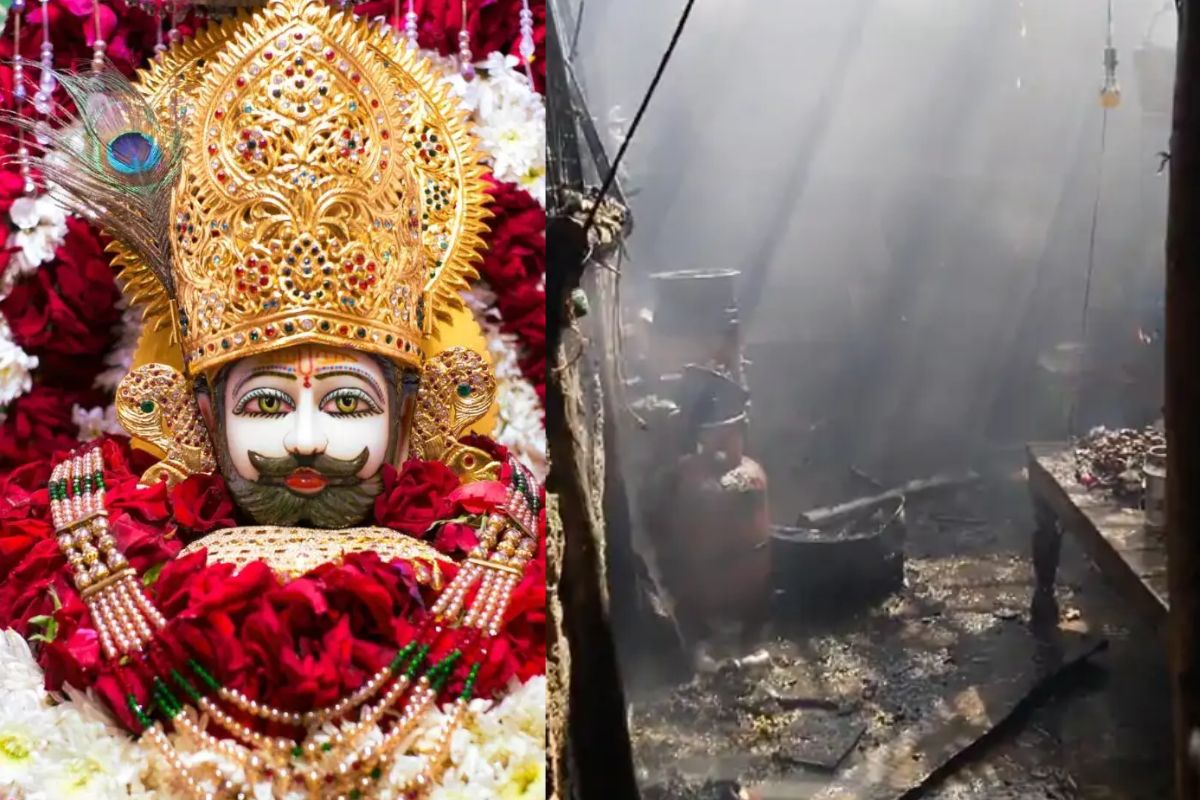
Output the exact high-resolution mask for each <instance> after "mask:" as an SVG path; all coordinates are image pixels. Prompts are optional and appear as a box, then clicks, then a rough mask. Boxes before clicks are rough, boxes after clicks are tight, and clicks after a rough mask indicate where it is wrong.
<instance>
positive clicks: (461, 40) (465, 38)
mask: <svg viewBox="0 0 1200 800" xmlns="http://www.w3.org/2000/svg"><path fill="white" fill-rule="evenodd" d="M474 60H475V57H474V56H473V55H471V33H470V31H468V30H467V0H462V30H460V31H459V32H458V68H459V71H460V73H461V74H462V76H463V80H465V81H468V82H470V81H473V80H475V64H474Z"/></svg>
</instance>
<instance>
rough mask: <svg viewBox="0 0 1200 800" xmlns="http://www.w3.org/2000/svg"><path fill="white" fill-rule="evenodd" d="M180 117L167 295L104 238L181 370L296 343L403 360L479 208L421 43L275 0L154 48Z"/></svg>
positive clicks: (147, 91)
mask: <svg viewBox="0 0 1200 800" xmlns="http://www.w3.org/2000/svg"><path fill="white" fill-rule="evenodd" d="M138 85H139V87H140V89H141V90H142V91H143V92H144V95H145V96H146V97H147V99H148V100H149V102H150V103H151V105H152V106H154V107H155V108H156V109H157V110H158V112H159V114H160V115H162V116H163V117H164V118H168V119H170V118H175V119H178V120H179V121H180V124H181V125H182V126H183V128H184V132H185V136H184V145H185V148H186V155H185V157H184V162H183V165H182V169H181V174H180V178H179V182H178V185H177V187H176V189H175V191H174V193H173V199H172V220H173V227H172V229H171V231H170V236H171V245H172V251H173V254H174V264H173V274H172V278H173V283H174V290H173V292H170V293H168V292H167V290H166V289H165V287H163V285H162V284H161V282H160V281H158V279H157V278H156V277H154V276H153V274H152V273H151V272H150V270H149V268H148V267H147V266H146V265H145V264H144V263H142V262H141V261H140V260H139V259H138V257H137V256H136V255H135V254H133V253H132V252H131V251H129V250H128V249H126V248H124V247H123V246H121V245H119V244H118V245H114V246H113V249H114V251H115V252H116V253H117V259H116V263H117V264H118V265H119V266H120V267H121V268H122V280H123V283H124V287H125V290H126V292H127V294H128V295H129V297H130V300H131V302H133V303H136V304H139V305H142V306H143V307H144V308H145V309H146V314H147V321H148V323H149V325H148V329H149V330H151V331H154V330H162V329H163V328H169V329H170V330H172V331H173V334H174V336H175V337H176V339H177V340H178V341H179V342H180V344H181V346H182V350H183V360H184V363H185V364H186V365H187V371H188V373H189V374H191V375H196V374H200V373H206V372H211V371H212V370H215V369H217V368H219V367H220V366H221V365H223V364H225V363H228V362H229V361H232V360H234V359H238V358H242V357H245V356H249V355H255V354H258V353H262V352H268V351H272V350H276V349H280V348H283V347H289V346H292V345H295V344H300V343H320V344H326V345H331V346H349V347H352V348H354V349H356V350H360V351H368V352H373V353H377V354H380V355H383V356H386V357H389V358H391V359H393V360H396V361H399V362H401V363H406V364H411V365H418V364H420V362H421V359H422V357H423V354H424V351H425V349H426V341H427V339H428V338H429V337H430V336H431V335H432V334H433V333H434V327H435V326H434V323H435V319H436V320H443V319H446V318H447V315H448V311H449V310H450V309H454V308H458V307H460V306H461V299H460V298H459V296H458V293H459V291H461V290H462V289H465V288H467V286H468V281H469V280H471V279H472V278H474V277H475V275H476V273H475V271H474V267H473V264H474V263H475V262H477V261H478V259H479V251H480V250H481V249H482V247H483V246H484V244H483V240H482V239H481V234H483V233H484V232H485V231H486V226H485V225H484V223H483V220H484V219H485V217H487V216H488V212H487V211H486V210H485V208H484V205H485V203H486V200H487V197H486V194H485V183H484V181H483V174H484V171H485V169H484V167H483V166H482V165H481V163H480V161H481V158H480V154H479V153H478V151H477V150H476V147H475V143H474V140H473V138H472V137H471V135H470V133H469V131H468V127H467V123H466V121H465V112H464V111H462V110H461V108H460V107H459V105H458V103H457V101H456V100H455V99H454V98H453V97H451V95H450V94H449V88H448V86H447V85H446V84H445V83H444V81H442V80H441V79H440V78H439V77H438V76H437V75H436V74H435V72H434V71H433V68H432V65H430V64H429V63H428V62H427V61H426V60H425V59H424V58H423V57H421V56H420V55H419V54H417V53H415V52H413V51H412V50H411V49H409V48H408V47H406V46H405V44H404V43H403V42H397V41H396V40H394V38H393V36H392V34H391V33H388V32H385V31H383V30H381V29H380V28H378V27H372V26H370V25H369V24H368V23H366V22H364V21H361V20H356V19H355V18H354V17H353V16H351V15H350V14H347V13H342V12H337V11H334V10H332V9H331V8H329V7H328V6H326V5H325V4H324V3H323V2H321V1H320V0H275V2H272V3H271V4H270V5H269V6H267V7H266V8H264V9H262V10H260V11H257V12H256V13H254V14H253V15H248V14H245V13H240V14H238V15H237V16H235V17H232V18H230V19H228V20H226V21H224V22H222V23H220V24H218V25H215V26H212V27H210V28H208V29H206V30H205V31H202V32H201V33H200V34H199V35H197V36H196V37H195V38H194V39H193V40H191V41H189V42H187V43H184V44H181V45H179V46H177V47H175V48H173V49H171V50H169V51H168V52H166V53H164V54H163V56H162V57H161V58H160V59H156V60H155V61H154V62H153V63H152V65H151V66H150V67H149V69H148V70H146V71H145V72H143V73H142V74H140V75H139V78H138Z"/></svg>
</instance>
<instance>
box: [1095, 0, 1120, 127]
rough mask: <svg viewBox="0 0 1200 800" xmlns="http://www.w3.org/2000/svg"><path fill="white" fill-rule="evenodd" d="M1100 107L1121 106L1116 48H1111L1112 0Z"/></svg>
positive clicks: (1109, 0) (1110, 2)
mask: <svg viewBox="0 0 1200 800" xmlns="http://www.w3.org/2000/svg"><path fill="white" fill-rule="evenodd" d="M1100 105H1101V106H1102V107H1104V108H1116V107H1117V106H1119V105H1121V86H1120V84H1118V83H1117V48H1116V47H1114V46H1113V16H1112V0H1108V35H1107V38H1106V40H1105V46H1104V85H1103V86H1101V87H1100Z"/></svg>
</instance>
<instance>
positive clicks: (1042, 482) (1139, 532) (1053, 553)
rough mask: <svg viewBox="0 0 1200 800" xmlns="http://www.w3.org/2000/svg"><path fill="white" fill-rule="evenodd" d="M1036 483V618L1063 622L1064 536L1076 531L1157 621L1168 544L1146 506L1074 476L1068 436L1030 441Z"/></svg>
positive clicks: (1163, 605)
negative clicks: (1146, 516) (1058, 585)
mask: <svg viewBox="0 0 1200 800" xmlns="http://www.w3.org/2000/svg"><path fill="white" fill-rule="evenodd" d="M1028 455H1029V491H1030V494H1031V495H1032V497H1033V508H1034V515H1035V519H1036V528H1035V529H1034V534H1033V567H1034V573H1035V575H1036V577H1037V588H1036V590H1035V591H1034V595H1033V608H1032V616H1033V621H1034V624H1035V626H1043V627H1044V626H1057V625H1058V603H1057V602H1056V600H1055V597H1054V579H1055V574H1056V573H1057V572H1058V557H1059V552H1060V550H1061V548H1062V536H1063V532H1064V531H1066V532H1068V533H1070V534H1071V535H1072V536H1074V537H1075V540H1076V541H1077V542H1079V544H1080V545H1081V546H1082V547H1083V549H1084V552H1086V553H1087V555H1088V557H1089V558H1091V559H1092V561H1093V562H1094V563H1095V564H1096V566H1097V567H1098V568H1099V569H1100V572H1101V573H1102V574H1103V575H1104V576H1105V578H1106V579H1108V580H1109V581H1110V582H1111V583H1112V584H1113V585H1114V586H1116V588H1117V589H1118V590H1119V591H1120V592H1121V593H1122V594H1124V595H1125V597H1126V599H1127V600H1128V601H1129V602H1130V603H1131V604H1132V605H1134V606H1135V607H1137V608H1138V609H1139V610H1140V611H1141V612H1142V613H1143V614H1144V615H1146V616H1147V617H1148V618H1149V619H1150V620H1151V621H1152V622H1153V623H1154V624H1155V625H1156V626H1161V625H1162V624H1163V623H1165V621H1166V617H1167V544H1166V538H1165V536H1164V535H1162V534H1157V533H1150V532H1147V531H1146V529H1145V527H1144V525H1143V517H1142V512H1141V511H1140V510H1138V509H1134V508H1129V507H1127V506H1122V505H1120V504H1119V503H1117V502H1115V501H1114V500H1113V499H1112V498H1111V497H1109V496H1108V495H1107V493H1105V492H1101V491H1092V492H1089V491H1088V490H1087V489H1085V488H1084V487H1083V486H1081V485H1080V484H1079V482H1078V481H1076V479H1075V457H1074V453H1073V451H1072V448H1071V446H1070V445H1069V444H1067V443H1065V442H1048V443H1036V444H1030V445H1029V446H1028Z"/></svg>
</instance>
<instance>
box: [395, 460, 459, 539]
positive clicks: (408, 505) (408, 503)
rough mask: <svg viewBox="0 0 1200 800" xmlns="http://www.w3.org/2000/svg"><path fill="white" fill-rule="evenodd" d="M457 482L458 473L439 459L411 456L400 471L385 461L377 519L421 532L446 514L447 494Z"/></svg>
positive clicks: (398, 527) (453, 488) (415, 534)
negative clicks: (428, 459) (387, 464)
mask: <svg viewBox="0 0 1200 800" xmlns="http://www.w3.org/2000/svg"><path fill="white" fill-rule="evenodd" d="M458 486H459V480H458V475H456V474H455V473H454V470H452V469H450V468H449V467H447V466H446V465H445V464H442V463H440V462H438V461H418V460H416V459H410V460H408V461H407V462H405V464H404V466H402V467H401V469H400V471H399V472H396V470H395V469H393V468H392V467H390V466H386V465H385V466H384V468H383V491H382V492H381V493H380V495H379V497H377V498H376V499H375V521H376V522H377V523H378V524H380V525H385V526H387V527H389V528H395V529H396V530H398V531H404V532H405V533H408V534H412V535H413V536H421V535H423V534H424V533H425V532H426V531H427V530H429V526H430V525H432V524H433V523H434V522H436V521H437V520H439V519H441V518H443V517H444V516H445V511H446V509H447V505H446V496H447V495H449V494H450V493H451V492H453V491H454V490H455V489H457V488H458Z"/></svg>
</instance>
